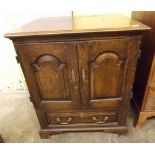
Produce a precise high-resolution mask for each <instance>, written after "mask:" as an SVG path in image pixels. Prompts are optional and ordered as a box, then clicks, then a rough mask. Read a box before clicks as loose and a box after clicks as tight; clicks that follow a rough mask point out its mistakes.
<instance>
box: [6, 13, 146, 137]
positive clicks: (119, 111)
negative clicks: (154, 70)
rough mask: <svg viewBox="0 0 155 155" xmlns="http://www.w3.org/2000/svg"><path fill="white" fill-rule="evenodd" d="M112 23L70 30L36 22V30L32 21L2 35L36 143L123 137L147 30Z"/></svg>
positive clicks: (80, 21) (83, 21)
mask: <svg viewBox="0 0 155 155" xmlns="http://www.w3.org/2000/svg"><path fill="white" fill-rule="evenodd" d="M115 17H117V18H118V19H119V20H120V19H122V21H121V20H120V23H121V24H120V23H116V21H115V20H116V19H115V18H114V16H113V19H115V20H114V21H115V22H112V21H111V22H110V23H109V25H107V23H105V21H107V22H108V21H110V20H108V19H111V18H112V16H111V15H110V16H109V18H107V16H90V17H74V18H72V20H73V21H72V22H71V24H72V28H71V29H70V28H69V27H70V26H71V25H70V21H68V20H69V18H66V17H64V18H62V17H61V20H62V21H64V22H66V23H62V22H61V23H62V24H61V23H60V19H59V18H58V19H56V18H50V19H49V18H48V19H42V20H41V19H39V20H37V24H38V26H36V21H34V22H32V23H30V24H28V25H26V26H23V27H22V28H21V31H20V32H12V33H8V34H6V37H8V38H11V39H12V41H13V43H14V46H15V49H16V52H17V55H18V60H19V62H20V64H21V67H22V69H23V72H24V75H25V78H26V82H27V84H28V88H29V91H30V95H31V98H32V101H33V103H34V107H35V110H36V113H37V116H38V119H39V121H40V125H41V130H40V136H41V137H42V138H48V137H49V136H51V135H53V134H58V133H63V132H70V131H106V132H112V133H119V134H125V133H127V127H126V118H127V111H128V105H129V101H130V92H131V88H132V83H133V78H134V72H135V68H136V62H137V54H138V53H139V52H138V51H139V46H140V40H141V35H142V34H143V32H144V31H145V30H146V29H149V28H148V27H147V26H145V25H143V24H141V23H139V22H137V21H130V20H129V19H128V18H126V17H121V16H115ZM101 19H102V20H103V19H105V21H104V20H103V23H102V20H101ZM118 19H117V20H118ZM53 22H54V23H53ZM95 22H100V27H99V25H98V27H96V26H95V25H94V23H95ZM45 23H46V24H45ZM47 23H49V24H48V26H47ZM88 23H90V24H88ZM112 23H113V24H112ZM114 23H115V24H114ZM105 24H106V25H105ZM110 24H111V25H110ZM50 26H51V27H50ZM35 27H36V29H35ZM47 27H48V28H47ZM61 27H62V29H61ZM46 28H47V29H46ZM67 28H69V30H66V31H64V29H67ZM49 30H50V31H49ZM47 31H48V32H47Z"/></svg>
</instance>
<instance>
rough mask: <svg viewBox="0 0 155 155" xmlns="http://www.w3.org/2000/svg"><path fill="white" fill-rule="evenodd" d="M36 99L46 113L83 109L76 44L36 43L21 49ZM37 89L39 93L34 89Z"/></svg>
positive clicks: (19, 48)
mask: <svg viewBox="0 0 155 155" xmlns="http://www.w3.org/2000/svg"><path fill="white" fill-rule="evenodd" d="M17 48H18V51H19V55H20V57H21V60H22V61H23V68H24V71H25V72H26V79H27V83H28V86H29V89H30V91H31V90H32V97H33V99H34V100H35V101H36V102H37V103H38V101H37V100H38V99H37V98H39V105H40V106H41V108H42V110H44V111H45V112H46V111H54V110H65V109H76V108H78V107H79V84H78V83H79V82H78V80H79V75H78V68H77V52H76V45H75V44H70V43H39V44H37V43H34V44H33V43H32V44H22V45H18V46H17ZM34 89H35V90H34Z"/></svg>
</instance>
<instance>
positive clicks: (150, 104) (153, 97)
mask: <svg viewBox="0 0 155 155" xmlns="http://www.w3.org/2000/svg"><path fill="white" fill-rule="evenodd" d="M145 110H151V111H152V110H155V87H150V89H149V93H148V97H147V100H146V106H145Z"/></svg>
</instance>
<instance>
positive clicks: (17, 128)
mask: <svg viewBox="0 0 155 155" xmlns="http://www.w3.org/2000/svg"><path fill="white" fill-rule="evenodd" d="M28 97H29V95H28V93H27V92H17V93H1V94H0V134H1V135H2V137H3V139H4V141H5V142H7V143H32V142H35V143H67V142H68V143H82V142H83V143H87V142H88V143H121V142H122V143H136V142H139V143H140V142H146V143H149V142H155V118H150V119H148V120H147V121H146V122H145V124H144V125H143V127H142V128H140V129H135V128H134V127H133V112H132V110H130V112H129V116H128V120H127V124H128V129H129V132H128V134H127V135H126V136H120V137H119V136H118V135H116V134H111V133H104V132H80V133H64V134H59V135H54V136H52V137H51V138H50V139H40V137H39V134H38V131H39V128H40V127H39V123H38V120H37V117H36V114H35V111H34V108H33V105H32V103H31V102H30V101H29V98H28Z"/></svg>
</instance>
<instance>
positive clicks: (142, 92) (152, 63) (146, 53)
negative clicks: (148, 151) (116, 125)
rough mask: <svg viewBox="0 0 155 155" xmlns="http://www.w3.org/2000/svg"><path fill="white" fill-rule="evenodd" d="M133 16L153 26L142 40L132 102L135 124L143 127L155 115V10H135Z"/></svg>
mask: <svg viewBox="0 0 155 155" xmlns="http://www.w3.org/2000/svg"><path fill="white" fill-rule="evenodd" d="M132 18H134V19H138V20H139V21H141V22H142V23H144V24H146V25H148V26H150V27H151V30H150V31H149V32H147V33H145V35H144V37H143V40H142V45H141V49H142V54H141V58H140V60H139V62H138V65H137V71H136V77H135V82H134V89H133V90H134V99H133V102H132V103H133V106H134V107H135V109H136V114H137V116H136V117H137V118H136V119H135V126H136V127H141V126H142V125H143V123H144V122H145V120H146V119H147V118H148V117H151V116H155V85H154V84H155V83H154V81H155V80H154V79H155V56H154V53H155V45H154V43H155V12H154V11H134V12H133V14H132Z"/></svg>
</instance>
